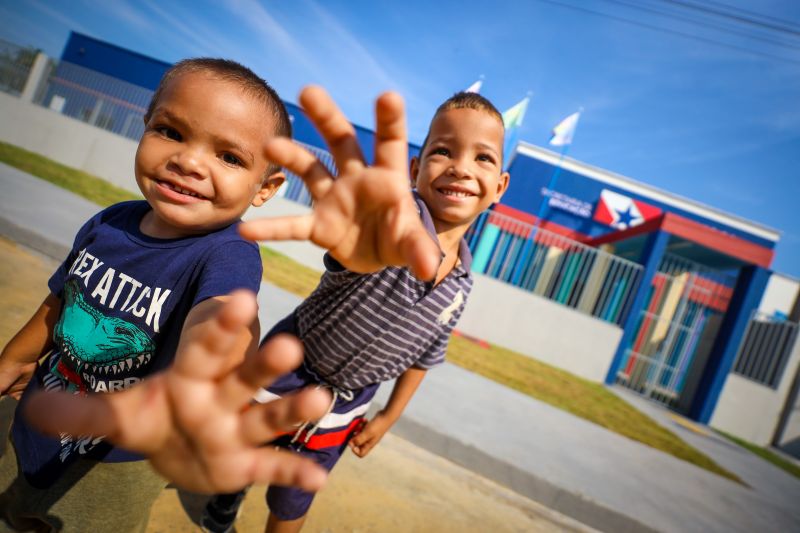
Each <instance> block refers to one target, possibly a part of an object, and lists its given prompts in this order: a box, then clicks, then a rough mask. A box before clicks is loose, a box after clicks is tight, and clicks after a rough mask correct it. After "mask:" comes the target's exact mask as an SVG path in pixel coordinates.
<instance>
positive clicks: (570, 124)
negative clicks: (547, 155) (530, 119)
mask: <svg viewBox="0 0 800 533" xmlns="http://www.w3.org/2000/svg"><path fill="white" fill-rule="evenodd" d="M580 116H581V112H580V111H578V112H576V113H573V114H571V115H570V116H568V117H567V118H565V119H564V120H562V121H561V122H559V123H558V126H556V127H555V128H553V133H552V135H551V136H550V144H552V145H553V146H566V145H568V144H572V137H574V136H575V128H576V127H577V126H578V119H579V118H580Z"/></svg>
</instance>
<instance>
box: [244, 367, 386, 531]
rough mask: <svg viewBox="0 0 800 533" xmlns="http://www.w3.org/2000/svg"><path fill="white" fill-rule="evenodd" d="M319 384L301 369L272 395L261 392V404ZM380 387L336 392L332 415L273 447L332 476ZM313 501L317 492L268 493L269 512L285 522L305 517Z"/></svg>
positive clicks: (278, 490)
mask: <svg viewBox="0 0 800 533" xmlns="http://www.w3.org/2000/svg"><path fill="white" fill-rule="evenodd" d="M319 384H320V380H319V379H318V378H317V377H316V376H314V375H313V373H312V372H311V371H309V370H308V369H306V368H305V366H304V365H301V366H300V367H299V368H297V369H296V370H294V371H293V372H290V373H288V374H285V375H283V376H281V377H280V378H278V380H277V381H275V383H273V384H272V385H271V386H270V387H269V388H268V389H267V391H268V392H264V391H261V394H259V395H258V400H259V401H261V402H264V401H270V400H272V399H275V398H276V397H280V396H284V395H286V394H289V393H292V392H296V391H298V390H300V389H302V388H305V387H308V386H315V385H319ZM379 385H380V384H379V383H375V384H373V385H367V386H366V387H364V388H362V389H358V390H355V391H341V390H336V391H332V392H334V394H335V395H336V398H335V403H334V405H333V409H332V410H331V412H330V413H329V414H327V415H325V416H324V417H323V418H322V419H320V420H319V421H317V422H316V423H314V422H310V423H307V424H305V425H304V427H303V426H301V427H300V428H298V430H296V431H292V432H291V433H288V434H286V435H283V436H280V437H278V438H277V439H275V440H274V441H272V443H271V444H274V445H276V446H279V447H281V448H286V449H289V450H292V451H295V452H297V453H299V454H300V455H302V456H304V457H308V458H309V459H311V460H313V461H314V462H316V463H317V464H319V465H320V466H322V467H324V468H325V469H326V470H328V471H329V472H330V470H331V469H332V468H333V466H334V465H335V464H336V462H337V461H338V460H339V458H340V457H341V456H342V453H344V451H345V450H346V449H347V443H348V442H349V441H350V439H351V438H352V437H353V435H354V433H355V432H356V431H357V430H358V429H359V428H360V426H361V425H362V424H363V423H364V422H365V420H366V419H365V415H366V413H367V409H369V403H370V400H372V397H373V396H375V393H376V392H377V390H378V386H379ZM324 386H325V385H323V387H324ZM313 500H314V493H313V492H306V491H304V490H301V489H298V488H294V487H281V486H278V485H270V487H269V489H268V490H267V505H268V506H269V510H270V512H271V513H272V514H274V515H275V516H276V517H277V518H280V519H281V520H294V519H296V518H300V517H301V516H304V515H305V514H306V513H307V512H308V509H309V507H311V502H312V501H313Z"/></svg>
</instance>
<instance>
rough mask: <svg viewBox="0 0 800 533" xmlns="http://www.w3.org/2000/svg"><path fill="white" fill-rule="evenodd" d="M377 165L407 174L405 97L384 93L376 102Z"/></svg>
mask: <svg viewBox="0 0 800 533" xmlns="http://www.w3.org/2000/svg"><path fill="white" fill-rule="evenodd" d="M375 122H376V124H375V166H378V167H387V168H391V169H395V170H398V171H400V172H402V173H403V176H405V175H406V171H407V166H408V136H407V134H406V116H405V111H404V107H403V99H402V98H401V97H400V95H399V94H397V93H384V94H382V95H381V96H380V97H379V98H378V100H377V101H376V102H375Z"/></svg>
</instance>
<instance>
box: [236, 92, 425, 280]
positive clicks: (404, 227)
mask: <svg viewBox="0 0 800 533" xmlns="http://www.w3.org/2000/svg"><path fill="white" fill-rule="evenodd" d="M300 103H301V105H302V106H303V109H304V110H305V111H306V113H307V114H308V117H309V118H310V120H311V121H312V122H313V123H314V125H315V126H316V127H317V129H318V130H319V131H320V133H321V134H322V137H323V138H324V139H325V141H326V143H327V144H328V147H329V148H330V151H331V153H332V154H333V157H334V160H335V162H336V167H337V169H338V177H336V178H334V177H333V176H332V175H331V174H330V172H328V170H327V168H326V167H325V165H323V164H322V163H321V162H320V161H319V160H318V159H317V158H315V157H314V156H313V155H312V154H310V153H309V152H308V151H306V150H304V149H303V148H301V147H300V146H298V145H296V144H294V143H292V142H291V141H290V140H288V139H282V138H276V139H274V140H272V141H271V142H270V143H269V144H268V146H267V157H268V159H269V160H270V161H273V162H275V163H277V164H279V165H281V166H283V167H286V168H287V169H289V170H291V171H292V172H294V173H295V174H297V175H298V176H300V177H301V178H302V179H303V181H304V182H305V184H306V187H307V188H308V190H309V192H310V193H311V197H312V198H313V199H314V209H313V212H312V213H311V214H309V215H306V216H299V217H284V218H272V219H261V220H254V221H250V222H246V223H244V224H242V225H241V229H240V231H241V233H242V235H243V236H244V237H246V238H249V239H253V240H286V239H309V240H311V241H312V242H314V243H315V244H318V245H320V246H322V247H324V248H326V249H328V250H329V251H330V253H331V255H332V256H333V257H334V258H335V259H336V260H337V261H339V262H340V263H341V264H342V265H344V266H345V267H346V268H347V269H349V270H352V271H354V272H363V273H367V272H375V271H377V270H380V269H381V268H385V267H386V266H391V265H395V266H408V267H409V268H410V269H411V270H412V272H414V274H415V275H416V276H417V277H419V278H421V279H432V278H433V277H434V275H435V273H436V270H437V268H438V266H439V261H440V252H439V249H438V247H437V246H436V244H435V243H434V242H433V240H432V239H431V237H430V236H429V235H428V232H427V231H426V230H425V227H424V226H423V225H422V222H421V220H420V216H419V213H418V211H417V209H416V206H415V205H414V201H413V197H412V195H411V189H410V184H409V178H408V141H407V136H406V126H405V113H404V110H403V101H402V99H401V97H400V96H399V95H397V94H395V93H386V94H383V95H382V96H381V97H380V98H378V100H377V102H376V110H375V117H376V128H375V163H374V165H373V166H368V165H367V164H366V163H365V161H364V156H363V154H362V152H361V149H360V148H359V146H358V141H357V139H356V135H355V130H354V128H353V126H352V125H351V124H350V123H349V122H348V121H347V119H346V118H345V116H344V115H343V114H342V112H341V111H340V110H339V108H338V107H337V106H336V104H335V103H334V102H333V100H332V99H331V98H330V96H329V95H328V94H327V93H326V92H325V91H324V90H323V89H322V88H319V87H307V88H305V89H304V90H303V91H302V92H301V93H300Z"/></svg>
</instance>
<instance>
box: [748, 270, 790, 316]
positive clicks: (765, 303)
mask: <svg viewBox="0 0 800 533" xmlns="http://www.w3.org/2000/svg"><path fill="white" fill-rule="evenodd" d="M799 291H800V281H797V280H796V279H792V278H790V277H787V276H784V275H782V274H776V273H773V274H772V275H771V276H770V278H769V281H768V282H767V288H766V289H765V290H764V296H763V297H762V298H761V305H759V306H758V310H759V311H763V312H764V313H767V314H769V315H772V314H774V313H775V311H779V312H781V313H784V314H786V315H788V314H789V313H790V312H791V310H792V306H793V305H794V302H795V300H797V296H798V294H797V293H798V292H799Z"/></svg>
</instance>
